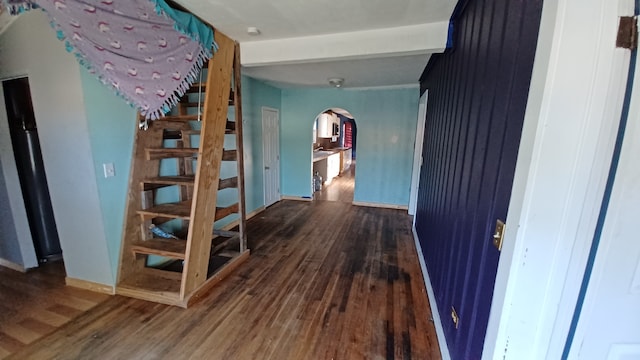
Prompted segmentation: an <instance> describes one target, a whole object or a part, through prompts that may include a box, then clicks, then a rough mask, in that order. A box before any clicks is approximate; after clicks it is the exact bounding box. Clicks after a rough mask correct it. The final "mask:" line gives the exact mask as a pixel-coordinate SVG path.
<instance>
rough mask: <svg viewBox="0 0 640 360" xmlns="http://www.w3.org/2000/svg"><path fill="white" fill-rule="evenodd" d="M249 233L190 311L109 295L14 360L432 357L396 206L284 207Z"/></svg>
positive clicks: (414, 265)
mask: <svg viewBox="0 0 640 360" xmlns="http://www.w3.org/2000/svg"><path fill="white" fill-rule="evenodd" d="M337 184H338V182H336V184H332V185H331V186H334V185H337ZM248 236H249V247H250V248H251V256H250V258H249V260H248V261H247V262H246V263H245V264H244V265H243V266H241V267H240V268H238V269H237V270H236V271H235V272H234V273H232V274H231V275H230V276H229V277H228V278H226V279H225V280H223V281H222V282H221V283H220V284H219V285H218V286H216V287H215V288H213V289H212V291H211V292H210V293H209V294H208V295H205V297H204V298H203V299H202V300H201V301H200V302H198V303H196V304H195V305H194V306H192V307H190V308H189V309H187V310H185V309H181V308H177V307H171V306H166V305H160V304H155V303H150V302H146V301H142V300H136V299H130V298H125V297H121V296H114V297H112V298H110V299H108V300H107V301H105V302H103V303H102V304H100V305H98V306H96V307H95V308H93V309H92V310H90V311H89V312H87V313H85V315H83V316H81V317H79V318H77V319H75V320H73V321H71V322H70V323H69V324H67V326H65V327H64V328H62V329H60V330H58V331H56V332H54V333H53V334H52V335H50V336H48V337H45V338H44V339H42V340H40V341H38V342H36V343H35V344H33V345H32V346H29V347H28V348H26V349H23V351H21V352H18V353H17V354H16V355H15V357H14V358H15V359H51V358H63V359H69V358H86V359H117V358H120V359H123V358H154V359H156V358H166V359H176V358H195V359H204V358H207V359H256V358H260V359H385V358H386V359H394V358H395V359H410V358H414V359H439V358H440V351H439V348H438V342H437V338H436V334H435V328H434V325H433V322H432V319H431V313H430V309H429V303H428V300H427V295H426V291H425V287H424V282H423V279H422V273H421V270H420V265H419V263H418V258H417V256H416V250H415V247H414V242H413V237H412V233H411V218H410V216H408V215H407V214H406V212H405V211H401V210H391V209H379V208H368V207H359V206H345V204H343V203H338V202H333V201H316V202H301V201H286V200H285V201H281V202H279V203H276V204H275V205H273V206H271V207H269V208H268V209H267V210H265V211H264V212H262V213H260V214H258V215H257V216H255V217H254V218H252V219H251V220H249V222H248Z"/></svg>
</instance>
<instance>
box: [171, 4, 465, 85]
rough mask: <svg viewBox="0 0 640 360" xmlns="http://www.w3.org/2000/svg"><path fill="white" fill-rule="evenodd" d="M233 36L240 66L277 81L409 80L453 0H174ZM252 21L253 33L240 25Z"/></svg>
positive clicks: (440, 37) (444, 29)
mask: <svg viewBox="0 0 640 360" xmlns="http://www.w3.org/2000/svg"><path fill="white" fill-rule="evenodd" d="M176 2H177V3H179V4H180V5H182V6H184V7H185V8H186V9H188V10H190V11H191V12H192V13H194V14H196V15H198V16H199V17H201V18H202V19H204V20H205V21H208V22H209V23H211V24H212V25H214V26H215V27H216V28H217V29H218V30H220V31H222V32H224V33H225V34H227V35H228V36H229V37H231V38H233V39H235V40H237V41H238V42H240V46H241V54H242V57H241V62H242V65H243V72H244V73H245V74H247V75H249V76H252V77H255V78H259V79H263V80H267V81H269V82H271V83H273V84H275V85H277V86H279V87H299V86H304V87H329V84H328V79H329V78H332V77H340V78H344V79H345V80H344V85H343V87H345V88H354V87H356V88H361V87H381V86H385V87H386V86H403V85H417V83H418V78H419V77H420V74H421V73H422V70H423V69H424V67H425V65H426V64H427V61H428V59H429V56H430V54H432V53H437V52H442V51H443V50H444V48H445V44H446V40H447V34H448V27H449V18H450V16H451V13H452V12H453V8H454V7H455V5H456V0H402V1H390V0H323V1H308V0H307V1H305V0H278V1H264V0H233V1H231V0H218V1H216V0H177V1H176ZM248 27H256V28H258V29H259V30H260V35H257V36H252V35H249V34H248V33H247V28H248Z"/></svg>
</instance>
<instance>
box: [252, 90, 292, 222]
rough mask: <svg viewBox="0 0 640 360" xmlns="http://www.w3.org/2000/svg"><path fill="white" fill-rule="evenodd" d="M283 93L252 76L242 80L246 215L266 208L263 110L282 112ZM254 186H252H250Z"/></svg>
mask: <svg viewBox="0 0 640 360" xmlns="http://www.w3.org/2000/svg"><path fill="white" fill-rule="evenodd" d="M281 98H282V91H281V90H280V89H278V88H275V87H273V86H270V85H267V84H266V83H264V82H262V81H260V80H256V79H253V78H250V77H243V78H242V106H243V108H242V113H243V117H244V122H243V125H244V127H243V130H244V142H245V146H244V153H245V162H244V168H245V179H246V180H245V181H246V184H247V186H246V191H245V196H246V203H247V205H246V206H247V212H251V211H253V210H255V209H257V208H259V207H261V206H263V205H264V185H263V181H264V180H263V175H264V174H263V169H262V161H263V154H262V107H269V108H273V109H277V110H280V111H281V112H282V110H281ZM249 185H251V186H249Z"/></svg>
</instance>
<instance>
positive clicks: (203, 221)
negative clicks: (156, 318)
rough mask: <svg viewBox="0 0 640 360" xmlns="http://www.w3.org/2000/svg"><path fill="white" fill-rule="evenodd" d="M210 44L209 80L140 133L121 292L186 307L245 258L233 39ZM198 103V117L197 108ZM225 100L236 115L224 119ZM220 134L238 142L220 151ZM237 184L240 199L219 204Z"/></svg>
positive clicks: (219, 36) (236, 49) (236, 57)
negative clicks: (228, 168) (231, 170)
mask: <svg viewBox="0 0 640 360" xmlns="http://www.w3.org/2000/svg"><path fill="white" fill-rule="evenodd" d="M216 42H217V43H218V45H219V50H218V52H217V53H216V54H215V55H214V56H213V57H212V59H211V60H210V61H209V63H208V67H207V77H206V83H200V84H195V85H194V86H192V87H191V88H190V89H189V90H188V92H187V94H185V96H184V97H183V98H182V99H181V101H180V103H179V104H178V106H177V108H176V109H174V110H173V111H172V113H171V114H170V115H167V116H165V117H163V118H161V119H159V120H156V121H151V122H150V123H149V128H148V129H147V130H146V131H143V130H140V131H138V132H137V134H136V137H135V143H134V153H133V161H132V165H131V178H130V180H129V192H128V199H127V210H126V218H125V229H124V235H123V241H122V246H121V250H120V251H121V253H120V266H119V272H118V282H117V287H116V293H117V294H120V295H124V296H131V297H135V298H139V299H144V300H149V301H155V302H159V303H164V304H169V305H177V306H182V307H187V306H188V305H189V304H191V303H193V302H194V301H196V300H197V298H198V297H199V295H201V294H202V293H204V292H205V291H206V290H208V289H210V288H211V287H212V286H213V285H215V284H216V283H217V282H219V281H220V280H221V279H222V278H224V277H225V276H226V275H227V274H229V273H230V272H231V271H232V270H233V269H235V268H236V267H237V266H238V265H240V264H241V263H242V262H243V261H244V260H246V259H247V258H248V256H249V250H248V249H247V240H246V234H245V230H244V228H245V219H246V215H245V204H244V164H243V155H242V107H241V102H242V98H241V92H240V90H241V89H240V83H241V81H240V53H239V46H238V44H237V43H235V42H234V41H232V40H231V39H229V38H228V37H226V36H225V35H224V34H222V33H220V32H217V33H216ZM203 71H204V69H203ZM232 88H233V89H232ZM196 96H197V99H195V100H194V97H196ZM199 99H201V100H202V101H196V100H199ZM201 105H204V110H203V111H202V115H201V116H200V117H199V116H198V115H197V114H196V115H193V113H194V111H195V112H198V111H200V110H201ZM230 106H233V107H235V121H229V120H228V119H227V113H228V108H229V107H230ZM199 118H200V119H201V121H199V122H198V119H199ZM198 125H201V126H198ZM198 127H199V129H198ZM225 135H228V137H233V136H234V135H235V149H225V148H224V145H225ZM228 137H227V138H228ZM227 140H229V139H227ZM193 143H198V144H199V145H198V146H197V147H195V146H192V144H193ZM223 162H235V163H236V165H237V174H236V175H235V176H230V177H228V178H224V179H221V178H220V177H221V166H222V164H223ZM167 165H168V166H167ZM233 188H235V189H237V195H238V196H237V202H235V203H233V204H227V205H224V206H217V205H216V204H217V201H218V200H219V197H218V192H219V191H220V190H224V189H233ZM225 191H233V190H225ZM227 197H228V196H227ZM166 199H170V201H165V200H166ZM232 214H238V216H237V220H235V221H234V222H232V223H231V224H229V225H228V226H226V227H225V228H224V229H216V230H214V222H215V221H218V220H221V219H223V218H226V217H227V216H229V215H232ZM236 224H237V227H238V229H237V230H236V231H230V229H229V228H230V227H232V226H234V225H236ZM153 227H158V228H161V229H162V230H164V231H165V234H161V235H165V237H161V236H158V235H155V234H154V233H153V232H152V231H151V228H153ZM169 228H170V230H168V229H169ZM166 232H170V234H169V235H173V234H175V235H173V236H172V237H166V236H167V234H166Z"/></svg>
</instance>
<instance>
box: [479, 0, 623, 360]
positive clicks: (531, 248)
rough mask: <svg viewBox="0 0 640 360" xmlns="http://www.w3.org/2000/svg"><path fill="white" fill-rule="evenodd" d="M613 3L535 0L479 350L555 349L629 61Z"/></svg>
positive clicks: (523, 353) (575, 286)
mask: <svg viewBox="0 0 640 360" xmlns="http://www.w3.org/2000/svg"><path fill="white" fill-rule="evenodd" d="M615 4H617V6H616V5H615ZM615 4H614V3H612V1H611V0H548V1H545V2H544V7H543V14H542V24H541V26H540V35H539V40H538V49H537V53H536V60H535V64H534V70H533V76H532V83H531V87H530V94H529V100H528V105H527V112H526V116H525V121H524V128H523V133H522V140H521V145H520V150H519V155H518V163H517V167H516V174H515V180H514V185H513V191H512V199H511V203H510V206H509V214H508V217H507V231H506V235H505V243H504V245H503V250H502V255H501V258H500V263H499V267H498V274H497V277H496V284H495V288H494V296H493V303H492V308H491V316H490V319H489V326H488V329H487V335H486V338H485V347H484V353H483V358H484V359H498V358H499V359H518V360H520V359H545V358H548V359H559V358H560V357H561V354H562V350H563V347H564V343H565V340H566V336H567V333H568V329H569V325H570V323H571V317H572V315H573V310H574V307H575V303H576V299H577V294H578V291H579V288H580V284H581V281H582V275H583V271H584V266H585V263H586V260H587V256H588V252H589V246H590V243H591V240H592V238H593V233H594V229H595V224H596V220H597V217H598V213H599V207H600V203H601V201H602V195H603V191H604V186H605V181H606V178H607V174H608V170H609V164H610V161H611V156H612V150H613V144H614V141H615V135H616V130H617V124H618V121H619V118H620V113H621V108H622V100H623V95H624V88H625V82H626V75H627V70H628V64H629V51H628V50H622V49H615V36H616V31H617V23H618V15H621V14H627V15H629V14H631V13H632V11H631V10H632V9H633V1H630V0H616V2H615ZM610 326H615V322H614V321H612V322H610Z"/></svg>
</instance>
